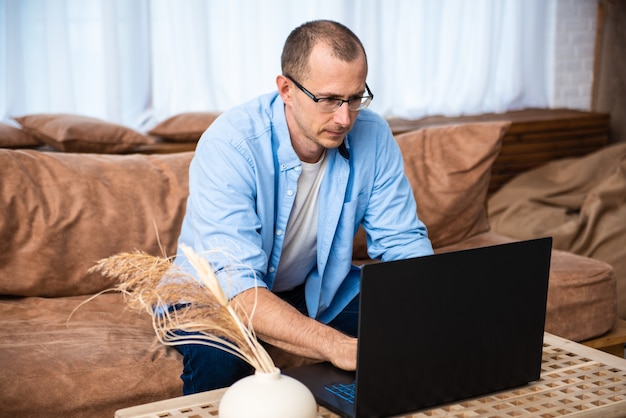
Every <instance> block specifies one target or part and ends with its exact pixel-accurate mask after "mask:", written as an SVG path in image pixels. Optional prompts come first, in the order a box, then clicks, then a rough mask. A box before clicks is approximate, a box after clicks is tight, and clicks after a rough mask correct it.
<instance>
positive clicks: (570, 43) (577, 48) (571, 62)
mask: <svg viewBox="0 0 626 418" xmlns="http://www.w3.org/2000/svg"><path fill="white" fill-rule="evenodd" d="M554 7H556V14H555V16H556V17H555V18H556V22H555V26H554V27H555V32H554V37H553V42H554V48H555V49H554V52H555V53H554V62H553V65H554V66H553V68H554V73H553V74H552V91H551V97H550V100H549V103H550V107H567V108H572V109H581V110H590V109H591V93H592V91H591V90H592V83H593V65H594V51H595V40H596V26H597V14H598V2H597V0H556V3H555V5H554Z"/></svg>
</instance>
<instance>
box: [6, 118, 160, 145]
mask: <svg viewBox="0 0 626 418" xmlns="http://www.w3.org/2000/svg"><path fill="white" fill-rule="evenodd" d="M15 120H16V121H17V122H18V123H19V124H20V125H22V128H23V129H24V130H25V131H26V132H29V133H31V134H33V135H34V136H36V137H37V138H38V139H39V140H40V141H41V142H43V143H45V144H48V145H50V146H51V147H52V148H54V149H56V150H57V151H65V152H93V153H122V152H128V151H131V150H133V149H134V148H136V147H137V146H138V145H144V144H150V143H152V142H154V141H153V140H152V139H151V138H150V137H148V136H146V135H144V134H142V133H140V132H137V131H135V130H133V129H130V128H127V127H125V126H122V125H118V124H115V123H110V122H106V121H103V120H101V119H97V118H91V117H88V116H79V115H65V114H44V113H42V114H37V115H27V116H21V117H17V118H15Z"/></svg>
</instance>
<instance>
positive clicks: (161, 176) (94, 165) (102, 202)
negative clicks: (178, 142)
mask: <svg viewBox="0 0 626 418" xmlns="http://www.w3.org/2000/svg"><path fill="white" fill-rule="evenodd" d="M191 157H192V153H191V152H190V153H181V154H169V155H149V156H148V155H98V154H68V153H55V152H40V151H27V150H3V149H0V214H1V215H0V237H1V239H0V294H5V295H19V296H47V297H54V296H71V295H81V294H92V293H96V292H99V291H101V290H104V289H107V288H109V287H111V285H112V283H111V282H108V281H107V280H106V279H104V278H103V277H102V276H101V275H100V274H99V273H97V274H89V273H87V270H88V269H89V268H91V267H92V266H93V265H94V263H95V262H96V261H97V260H99V259H101V258H104V257H108V256H111V255H113V254H116V253H118V252H123V251H134V250H142V251H146V252H148V253H151V254H154V255H161V254H162V252H161V249H160V247H159V239H160V243H161V244H162V246H163V248H164V250H165V251H166V252H167V255H174V254H175V250H176V242H177V238H178V233H179V231H180V225H181V223H182V218H183V214H184V211H185V203H186V198H187V194H188V167H189V163H190V161H191ZM157 233H158V236H157Z"/></svg>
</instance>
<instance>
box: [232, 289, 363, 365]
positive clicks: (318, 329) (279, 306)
mask: <svg viewBox="0 0 626 418" xmlns="http://www.w3.org/2000/svg"><path fill="white" fill-rule="evenodd" d="M233 302H234V303H235V305H236V306H238V308H239V309H243V311H244V312H246V314H247V315H250V314H251V313H252V312H254V317H253V318H252V326H253V328H254V331H255V332H256V334H257V336H258V337H259V338H260V339H262V340H263V341H265V342H267V343H269V344H272V345H274V346H276V347H278V348H281V349H283V350H285V351H288V352H291V353H293V354H297V355H300V356H304V357H308V358H313V359H317V360H322V361H329V362H331V363H332V364H333V365H335V366H336V367H338V368H340V369H344V370H356V351H357V349H356V348H357V339H356V338H353V337H350V336H348V335H346V334H344V333H342V332H340V331H337V330H336V329H334V328H331V327H329V326H328V325H325V324H322V323H321V322H318V321H316V320H315V319H312V318H309V317H308V316H305V315H302V314H301V313H300V312H298V310H297V309H295V308H294V307H293V306H291V305H290V304H288V303H287V302H285V301H284V300H282V299H280V298H279V297H278V296H276V295H274V294H273V293H272V292H271V291H269V290H268V289H265V288H257V289H249V290H246V291H244V292H242V293H240V294H239V295H237V296H236V297H235V299H234V300H233ZM255 303H256V307H255Z"/></svg>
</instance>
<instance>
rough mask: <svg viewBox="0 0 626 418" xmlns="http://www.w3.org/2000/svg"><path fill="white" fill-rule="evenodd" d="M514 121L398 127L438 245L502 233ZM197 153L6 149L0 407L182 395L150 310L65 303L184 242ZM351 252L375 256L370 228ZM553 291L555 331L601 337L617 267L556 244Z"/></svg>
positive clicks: (92, 413) (75, 408) (95, 410)
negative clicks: (496, 208)
mask: <svg viewBox="0 0 626 418" xmlns="http://www.w3.org/2000/svg"><path fill="white" fill-rule="evenodd" d="M507 126H508V124H507V123H482V124H467V125H457V126H445V127H433V128H426V129H422V130H419V131H415V132H409V133H406V134H402V135H398V136H397V140H398V142H399V144H400V147H401V149H402V151H403V155H404V157H405V165H406V172H407V175H408V177H409V179H410V181H411V183H412V185H413V189H414V192H415V195H416V200H417V203H418V211H419V214H420V217H421V218H422V219H423V220H424V222H425V223H426V225H427V226H428V227H429V233H430V236H431V239H432V242H433V244H434V246H435V247H436V250H437V251H449V250H452V249H462V248H469V247H474V246H483V245H490V244H494V243H500V242H505V241H507V238H504V237H502V236H499V235H497V234H495V233H493V232H490V227H489V222H488V219H487V215H486V211H485V206H484V202H485V196H486V192H487V186H488V183H489V175H490V169H491V164H492V162H493V160H494V159H495V157H496V156H497V154H498V151H499V148H500V139H501V137H502V134H503V132H504V131H505V130H506V128H507ZM192 155H193V154H192V153H191V152H186V153H175V154H159V155H140V154H130V155H101V154H87V153H63V152H42V151H38V150H8V149H0V213H1V214H2V216H1V217H0V236H1V240H0V295H2V296H0V369H1V370H2V379H1V380H0V405H2V407H0V416H2V417H15V416H20V417H39V416H46V417H57V416H58V417H61V416H63V417H69V416H85V417H87V416H88V417H98V416H102V417H111V416H113V414H114V411H115V410H117V409H119V408H123V407H128V406H132V405H136V404H141V403H145V402H150V401H155V400H160V399H164V398H168V397H174V396H180V394H181V388H182V383H181V381H180V378H179V375H180V372H181V362H180V356H179V355H178V354H177V352H176V351H175V350H174V349H172V348H169V347H164V346H161V345H159V344H156V343H155V342H154V334H153V331H152V328H151V323H150V320H149V318H148V317H147V316H145V315H138V314H135V313H131V312H128V311H125V310H124V303H123V297H122V296H121V295H120V294H116V293H107V294H103V295H100V296H97V297H96V298H95V299H93V300H91V301H89V302H88V303H86V304H85V305H83V306H81V307H80V308H79V309H78V310H76V312H74V314H73V315H72V316H71V317H70V314H71V313H72V311H73V310H74V309H75V308H77V307H78V306H79V305H80V304H81V303H82V302H85V301H87V300H88V299H89V298H91V297H92V296H93V295H95V294H97V293H98V292H101V291H103V290H105V289H108V288H109V287H110V286H111V285H112V283H111V282H110V281H108V280H107V279H105V278H103V277H102V276H100V275H99V274H90V273H88V272H87V270H88V269H89V268H90V267H91V266H93V264H94V262H95V261H96V260H98V259H100V258H104V257H108V256H110V255H112V254H115V253H118V252H122V251H132V250H135V249H140V250H143V251H147V252H149V253H152V254H162V252H163V251H164V252H165V253H166V254H168V255H171V254H174V253H175V246H176V240H177V236H178V233H179V229H180V224H181V220H182V217H183V213H184V208H185V201H186V195H187V168H188V165H189V162H190V160H191V158H192ZM354 258H355V261H356V262H367V261H368V260H367V252H366V244H365V241H364V236H363V232H362V231H361V232H360V233H359V234H358V236H357V237H356V239H355V247H354ZM502 279H503V280H506V277H503V278H502ZM451 291H454V289H451ZM548 299H549V300H548V315H547V321H546V329H547V331H549V332H552V333H554V334H557V335H560V336H563V337H566V338H570V339H574V340H583V339H586V338H590V337H594V336H597V335H600V334H602V333H604V332H606V331H607V330H608V329H609V328H610V327H611V326H612V325H613V322H614V320H615V278H614V274H613V270H612V268H611V267H610V266H609V265H607V264H605V263H602V262H599V261H596V260H591V259H588V258H585V257H581V256H575V255H573V254H570V253H566V252H563V251H554V252H553V260H552V268H551V276H550V287H549V296H548ZM435 320H436V319H435ZM459 343H460V344H471V341H460V342H459ZM278 365H279V366H280V367H284V366H285V364H284V363H283V362H282V360H281V361H278Z"/></svg>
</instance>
